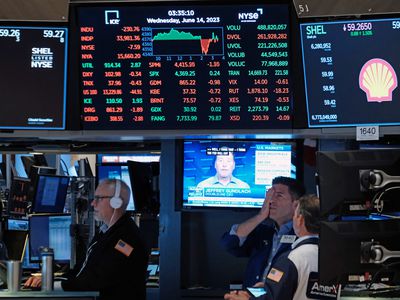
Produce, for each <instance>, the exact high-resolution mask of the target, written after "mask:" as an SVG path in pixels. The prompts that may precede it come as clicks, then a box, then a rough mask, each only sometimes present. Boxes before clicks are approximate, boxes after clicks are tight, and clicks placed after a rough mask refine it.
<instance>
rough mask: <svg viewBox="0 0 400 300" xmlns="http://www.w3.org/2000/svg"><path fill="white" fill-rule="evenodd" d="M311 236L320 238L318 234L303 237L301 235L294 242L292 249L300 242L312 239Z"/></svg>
mask: <svg viewBox="0 0 400 300" xmlns="http://www.w3.org/2000/svg"><path fill="white" fill-rule="evenodd" d="M310 238H317V239H318V238H319V237H318V235H305V236H302V237H299V238H298V239H297V240H296V241H295V242H294V243H293V244H292V249H294V248H296V247H297V245H298V244H300V243H301V242H302V241H304V240H307V239H310Z"/></svg>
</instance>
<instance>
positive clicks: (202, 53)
mask: <svg viewBox="0 0 400 300" xmlns="http://www.w3.org/2000/svg"><path fill="white" fill-rule="evenodd" d="M75 8H76V10H75V13H76V19H77V24H78V31H79V48H80V84H81V89H80V94H81V96H80V97H81V103H82V107H83V109H82V122H83V129H84V130H111V129H117V130H135V129H144V130H147V129H150V130H160V129H173V130H185V129H211V128H212V129H276V128H282V129H287V128H291V126H292V125H291V124H292V103H291V102H292V99H291V89H290V75H291V74H290V61H289V56H290V54H289V7H288V4H265V2H264V3H263V4H252V5H248V4H243V5H240V4H237V3H235V5H220V4H219V5H214V4H210V3H208V4H204V2H202V4H200V3H194V4H192V5H190V6H189V5H181V4H176V3H175V4H171V3H168V4H166V3H158V4H157V3H150V4H148V3H147V6H146V5H145V4H143V3H142V4H141V5H140V6H138V5H137V3H136V4H134V3H124V4H120V5H115V6H102V5H101V4H96V5H86V6H76V7H75Z"/></svg>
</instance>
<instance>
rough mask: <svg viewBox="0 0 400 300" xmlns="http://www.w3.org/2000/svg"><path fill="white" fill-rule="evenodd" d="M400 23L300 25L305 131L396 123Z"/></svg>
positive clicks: (362, 21) (350, 21) (391, 20)
mask: <svg viewBox="0 0 400 300" xmlns="http://www.w3.org/2000/svg"><path fill="white" fill-rule="evenodd" d="M399 24H400V19H399V18H396V19H395V18H385V19H346V20H337V21H331V20H330V21H324V22H313V23H302V24H300V31H301V46H302V52H303V68H304V82H305V93H306V102H307V112H308V126H309V127H341V126H366V125H398V124H400V118H399V114H398V113H397V112H398V111H399V109H400V101H399V99H400V92H399V87H398V76H399V75H400V68H399V66H400V57H399V55H398V53H399V51H400V42H399V41H400V30H399V28H400V25H399Z"/></svg>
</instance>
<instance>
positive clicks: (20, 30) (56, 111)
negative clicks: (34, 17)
mask: <svg viewBox="0 0 400 300" xmlns="http://www.w3.org/2000/svg"><path fill="white" fill-rule="evenodd" d="M67 33H68V29H67V28H66V27H60V28H59V27H24V26H2V25H0V49H1V55H0V66H1V74H2V76H1V80H0V101H1V109H0V129H49V130H50V129H65V105H66V91H67V90H66V86H67V83H66V74H67V67H66V64H67V41H68V37H67Z"/></svg>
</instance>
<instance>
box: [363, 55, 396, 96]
mask: <svg viewBox="0 0 400 300" xmlns="http://www.w3.org/2000/svg"><path fill="white" fill-rule="evenodd" d="M359 84H360V88H361V89H362V90H363V91H364V92H365V93H366V94H367V101H368V102H382V101H392V93H393V90H394V89H395V88H396V87H397V75H396V72H395V71H394V69H393V67H392V66H391V65H390V64H389V63H388V62H387V61H385V60H383V59H380V58H374V59H371V60H369V61H367V62H366V63H365V64H364V66H363V67H362V69H361V72H360V77H359Z"/></svg>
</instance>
